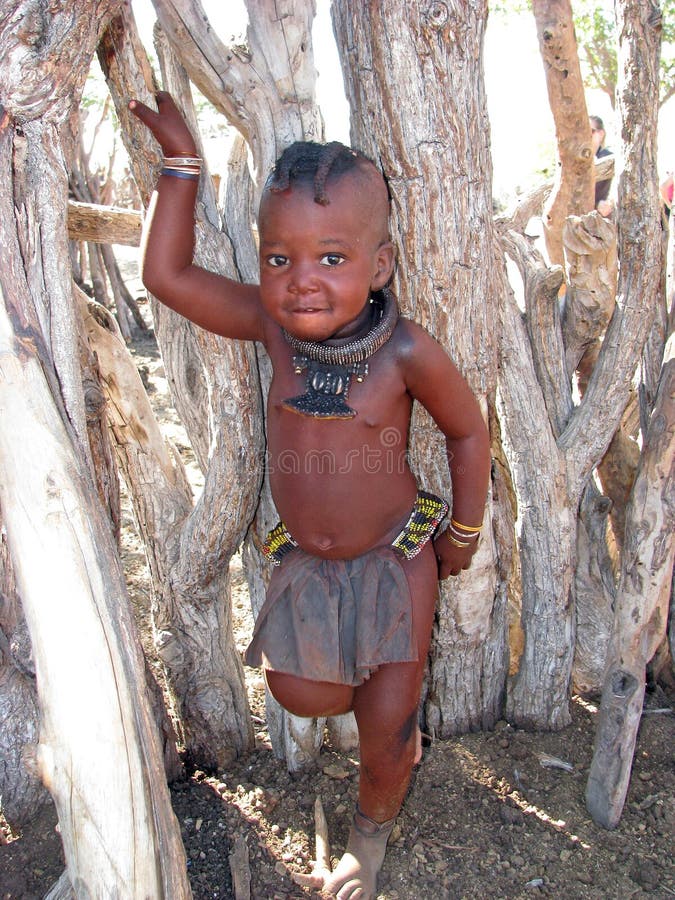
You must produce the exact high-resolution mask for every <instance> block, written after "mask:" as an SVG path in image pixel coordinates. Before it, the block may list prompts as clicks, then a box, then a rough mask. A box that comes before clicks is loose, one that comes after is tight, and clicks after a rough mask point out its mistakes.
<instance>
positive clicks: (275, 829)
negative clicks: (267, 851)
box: [270, 822, 281, 834]
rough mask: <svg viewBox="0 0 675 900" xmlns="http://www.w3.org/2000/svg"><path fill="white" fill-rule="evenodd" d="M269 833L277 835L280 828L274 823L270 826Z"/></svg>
mask: <svg viewBox="0 0 675 900" xmlns="http://www.w3.org/2000/svg"><path fill="white" fill-rule="evenodd" d="M270 831H271V832H272V834H279V832H280V831H281V828H279V826H278V825H277V823H276V822H275V823H274V825H272V827H271V829H270Z"/></svg>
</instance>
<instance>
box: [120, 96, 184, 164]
mask: <svg viewBox="0 0 675 900" xmlns="http://www.w3.org/2000/svg"><path fill="white" fill-rule="evenodd" d="M155 99H156V101H157V112H155V111H154V110H152V109H150V107H149V106H146V105H145V104H144V103H141V102H140V101H139V100H130V101H129V109H130V110H131V112H132V113H133V114H134V115H135V116H136V118H138V119H140V120H141V122H142V123H143V124H144V125H146V126H147V127H148V128H149V129H150V131H151V132H152V133H153V135H154V137H155V138H156V140H157V142H158V143H159V145H160V147H161V148H162V151H163V152H164V155H165V156H195V155H196V153H197V151H196V149H195V141H194V138H193V137H192V135H191V134H190V129H189V128H188V127H187V125H186V124H185V120H184V119H183V116H182V115H181V114H180V112H179V110H178V107H177V106H176V104H175V103H174V102H173V98H172V97H171V94H167V92H166V91H157V93H156V94H155Z"/></svg>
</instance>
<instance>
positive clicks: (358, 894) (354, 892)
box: [293, 808, 396, 900]
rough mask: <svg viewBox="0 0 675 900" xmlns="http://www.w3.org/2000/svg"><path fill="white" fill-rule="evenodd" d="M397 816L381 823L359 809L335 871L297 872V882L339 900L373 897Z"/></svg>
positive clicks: (294, 878)
mask: <svg viewBox="0 0 675 900" xmlns="http://www.w3.org/2000/svg"><path fill="white" fill-rule="evenodd" d="M395 821H396V818H395V817H394V818H393V819H390V820H389V821H388V822H383V823H382V824H381V825H378V824H377V822H374V821H373V820H372V819H369V818H368V817H367V816H364V815H363V813H361V811H360V810H359V809H358V808H357V810H356V812H355V813H354V820H353V823H352V827H351V830H350V832H349V840H348V842H347V849H346V850H345V852H344V856H343V857H342V859H341V860H340V862H339V863H338V864H337V867H336V868H335V871H334V872H330V871H329V870H328V869H326V868H319V869H315V870H314V871H313V872H312V873H311V875H300V874H296V875H294V876H293V880H294V881H295V882H296V884H301V885H303V886H305V887H311V888H314V890H318V891H320V893H321V895H322V896H326V897H337V900H374V898H375V896H376V894H377V875H378V872H379V871H380V869H381V868H382V863H383V861H384V854H385V851H386V849H387V841H388V840H389V835H390V834H391V831H392V828H393V827H394V823H395Z"/></svg>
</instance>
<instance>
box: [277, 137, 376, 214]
mask: <svg viewBox="0 0 675 900" xmlns="http://www.w3.org/2000/svg"><path fill="white" fill-rule="evenodd" d="M363 163H368V164H369V165H372V163H371V161H370V160H369V159H368V157H367V156H364V155H363V154H361V153H358V152H357V151H356V150H352V149H351V148H350V147H346V146H345V145H344V144H341V143H340V142H339V141H331V143H329V144H318V143H316V142H315V141H296V142H295V143H294V144H291V145H290V147H287V148H286V150H284V152H283V153H282V154H281V156H280V157H279V159H278V160H277V162H276V165H275V167H274V169H273V171H272V174H271V175H270V177H269V178H268V179H267V184H266V187H267V188H269V190H270V191H272V192H273V193H275V194H276V193H280V192H281V191H285V190H287V189H288V188H289V187H290V186H291V183H292V182H296V183H298V184H311V185H312V186H313V188H314V202H315V203H320V204H321V205H322V206H327V205H328V203H329V202H330V201H329V200H328V196H327V194H326V183H327V181H328V178H329V177H330V176H338V177H339V176H340V175H344V174H345V173H346V172H352V171H354V170H355V169H357V168H358V167H359V166H360V165H363Z"/></svg>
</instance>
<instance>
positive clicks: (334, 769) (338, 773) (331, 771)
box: [323, 763, 350, 781]
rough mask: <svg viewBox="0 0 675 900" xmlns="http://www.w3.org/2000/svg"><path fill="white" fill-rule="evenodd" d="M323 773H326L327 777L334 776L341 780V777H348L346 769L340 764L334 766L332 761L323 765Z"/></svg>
mask: <svg viewBox="0 0 675 900" xmlns="http://www.w3.org/2000/svg"><path fill="white" fill-rule="evenodd" d="M323 774H324V775H328V777H329V778H336V779H338V781H342V779H343V778H349V775H350V773H349V772H348V771H347V769H343V768H342V766H336V765H335V764H333V763H331V765H329V766H324V767H323Z"/></svg>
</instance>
